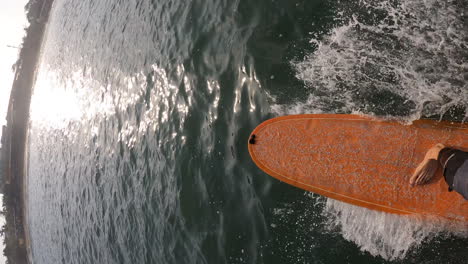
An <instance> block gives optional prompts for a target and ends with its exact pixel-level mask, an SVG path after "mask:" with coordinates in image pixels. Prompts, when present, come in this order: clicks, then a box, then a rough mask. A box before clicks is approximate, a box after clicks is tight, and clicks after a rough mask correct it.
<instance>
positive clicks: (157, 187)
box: [28, 0, 468, 264]
mask: <svg viewBox="0 0 468 264" xmlns="http://www.w3.org/2000/svg"><path fill="white" fill-rule="evenodd" d="M467 8H468V4H467V3H466V2H465V1H443V2H442V1H432V0H412V1H410V0H400V1H383V0H381V1H380V0H362V1H318V0H314V1H298V0H292V1H291V0H289V1H273V0H271V1H267V0H263V1H246V0H245V1H243V0H238V1H227V0H226V1H223V0H205V1H197V0H193V1H190V0H187V1H169V0H153V1H150V0H128V1H110V0H102V1H93V0H81V1H73V0H56V1H55V4H54V10H53V13H52V17H51V21H50V24H49V28H48V35H47V39H46V42H45V44H44V50H43V61H42V64H41V67H40V70H39V74H38V78H37V83H36V87H35V91H34V96H33V100H32V110H31V131H30V164H29V165H30V166H29V180H28V184H29V185H28V188H29V223H30V226H31V227H30V232H31V239H32V250H33V259H34V263H45V264H50V263H67V264H68V263H442V262H444V263H445V262H448V263H463V261H464V260H466V259H468V252H467V250H466V248H467V247H468V240H467V237H466V234H460V233H459V232H453V230H452V231H448V230H447V228H446V226H445V225H443V224H440V223H427V222H421V221H416V220H414V219H407V218H402V217H397V216H391V215H385V214H382V213H376V212H371V211H368V210H366V209H361V208H356V207H353V206H349V205H345V204H341V203H338V202H335V201H331V200H326V199H325V198H321V197H319V196H315V195H312V194H307V193H304V192H303V191H301V190H298V189H296V188H293V187H290V186H288V185H286V184H283V183H280V182H278V181H276V180H274V179H273V178H271V177H269V176H268V175H266V174H264V173H263V172H261V171H260V170H259V169H258V168H257V167H256V166H255V165H254V164H253V163H252V161H251V160H250V157H249V155H248V151H247V147H246V144H247V137H248V135H249V133H250V131H252V129H253V128H255V127H256V126H257V125H258V124H259V123H260V122H262V121H263V120H265V119H267V118H271V117H274V116H276V115H283V114H289V113H320V112H328V113H351V112H359V113H364V114H368V115H379V116H387V117H390V118H398V119H401V120H404V121H412V120H415V119H418V118H420V117H423V116H425V117H435V118H444V119H449V120H463V119H466V117H467V116H468V111H467V106H468V86H467V80H468V70H467V68H468V49H467V45H468V24H467V22H466V14H467V13H466V11H467Z"/></svg>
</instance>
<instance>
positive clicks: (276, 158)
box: [248, 114, 468, 223]
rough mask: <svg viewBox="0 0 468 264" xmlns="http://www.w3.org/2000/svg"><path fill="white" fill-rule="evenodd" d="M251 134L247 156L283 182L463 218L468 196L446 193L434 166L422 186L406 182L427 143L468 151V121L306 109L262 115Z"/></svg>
mask: <svg viewBox="0 0 468 264" xmlns="http://www.w3.org/2000/svg"><path fill="white" fill-rule="evenodd" d="M252 135H255V143H254V144H251V142H249V144H248V148H249V153H250V155H251V157H252V159H253V161H254V162H255V163H256V164H257V166H258V167H259V168H260V169H262V170H263V171H265V172H266V173H268V174H269V175H271V176H273V177H275V178H277V179H279V180H281V181H283V182H286V183H289V184H291V185H294V186H296V187H299V188H302V189H304V190H307V191H311V192H314V193H318V194H321V195H323V196H327V197H330V198H332V199H336V200H340V201H343V202H347V203H350V204H354V205H358V206H363V207H366V208H369V209H374V210H380V211H384V212H388V213H396V214H420V215H426V216H438V217H442V218H446V219H449V220H458V221H461V222H466V223H468V201H466V200H465V199H464V198H463V197H462V196H461V195H460V194H458V193H456V192H455V191H453V192H449V191H448V186H447V184H446V182H445V180H444V178H443V175H442V172H441V169H439V170H438V172H437V173H436V176H435V177H434V178H433V179H432V180H431V181H430V182H429V183H428V184H426V185H422V186H416V187H411V186H410V185H409V179H410V177H411V175H412V174H413V172H414V170H415V168H416V167H417V165H418V164H419V163H420V162H421V161H422V160H423V158H424V155H425V153H426V151H427V150H428V149H429V148H430V147H432V146H434V145H435V144H437V143H443V144H445V145H447V146H454V147H459V148H464V149H468V125H467V124H461V123H450V122H437V121H433V120H418V121H415V122H413V124H412V125H403V124H400V123H398V122H394V121H383V120H376V119H373V118H370V117H363V116H358V115H335V114H317V115H313V114H308V115H292V116H282V117H277V118H273V119H270V120H267V121H265V122H263V123H262V124H260V125H259V126H258V127H257V128H255V130H254V131H253V132H252ZM252 135H251V137H252Z"/></svg>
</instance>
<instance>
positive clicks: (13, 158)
mask: <svg viewBox="0 0 468 264" xmlns="http://www.w3.org/2000/svg"><path fill="white" fill-rule="evenodd" d="M52 4H53V0H31V1H30V2H29V3H28V4H27V5H26V6H25V11H26V14H27V18H28V21H29V23H30V25H29V27H28V28H27V29H26V36H25V37H24V38H23V44H22V47H21V51H20V54H19V59H18V61H17V62H16V64H15V65H14V66H13V69H14V70H15V78H14V81H13V86H12V90H11V94H10V101H9V104H8V111H7V117H6V120H7V125H6V126H4V127H3V128H2V129H3V133H2V141H1V142H2V149H1V156H0V159H1V163H0V164H1V166H0V175H1V191H2V193H3V208H2V212H1V213H2V214H4V216H5V220H6V224H5V226H3V227H2V229H1V231H0V232H2V233H3V235H4V238H5V239H4V244H5V245H4V251H3V253H4V255H5V256H6V258H7V263H29V262H30V259H29V257H30V254H31V252H30V243H29V232H28V228H27V223H26V221H25V216H26V215H25V212H26V208H27V205H26V200H27V199H26V197H27V196H26V195H27V193H25V179H26V178H25V177H26V176H27V175H26V174H27V161H26V160H27V135H28V128H29V108H30V102H31V94H32V90H33V85H34V83H35V80H36V71H37V66H38V63H39V59H40V53H41V45H42V41H43V38H44V33H45V31H46V24H47V21H48V18H49V14H50V11H51V9H52Z"/></svg>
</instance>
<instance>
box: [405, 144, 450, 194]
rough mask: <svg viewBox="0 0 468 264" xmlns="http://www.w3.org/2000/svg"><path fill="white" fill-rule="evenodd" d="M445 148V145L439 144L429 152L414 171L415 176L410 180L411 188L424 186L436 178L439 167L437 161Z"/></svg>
mask: <svg viewBox="0 0 468 264" xmlns="http://www.w3.org/2000/svg"><path fill="white" fill-rule="evenodd" d="M444 148H445V146H444V145H443V144H437V145H435V146H434V147H432V148H430V149H429V150H428V151H427V153H426V156H424V159H423V161H422V162H421V163H420V164H419V166H418V167H417V168H416V170H415V171H414V173H413V176H411V178H410V184H411V186H414V185H421V184H424V183H426V182H428V181H429V180H430V179H432V177H434V174H435V172H436V171H437V168H438V167H439V162H438V161H437V159H438V157H439V153H440V151H441V150H442V149H444Z"/></svg>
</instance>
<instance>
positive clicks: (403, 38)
mask: <svg viewBox="0 0 468 264" xmlns="http://www.w3.org/2000/svg"><path fill="white" fill-rule="evenodd" d="M338 5H340V7H338V10H337V11H338V12H337V16H339V17H340V18H339V20H340V21H341V22H340V23H341V25H340V26H337V27H335V28H333V29H331V31H330V33H329V34H327V35H326V36H324V37H320V38H319V37H317V38H314V39H312V40H311V41H310V42H311V45H314V46H315V47H316V48H315V51H314V52H313V53H312V54H309V55H308V56H306V57H305V58H304V60H303V61H299V62H298V61H296V62H292V66H293V67H294V68H295V70H296V77H297V78H298V79H300V80H302V81H304V83H305V84H306V86H307V87H309V88H310V90H311V92H310V95H309V98H308V99H307V101H305V102H299V103H296V104H293V105H289V106H275V107H273V110H274V111H276V112H287V113H298V112H302V113H303V112H304V111H307V112H313V113H317V112H337V113H340V112H341V113H342V112H352V111H361V112H365V113H369V114H377V115H394V116H395V115H397V116H407V119H411V120H414V119H418V118H420V117H421V116H430V115H440V116H442V115H444V114H445V113H447V111H448V110H449V109H451V108H453V107H457V108H461V109H462V110H461V115H464V117H463V116H462V117H461V118H465V119H466V118H467V117H468V48H467V46H468V23H466V21H465V20H466V13H467V9H468V8H467V7H468V4H467V2H466V1H459V0H452V1H437V0H402V1H383V0H361V1H352V2H351V3H350V2H346V3H345V2H339V4H338ZM463 112H464V113H463Z"/></svg>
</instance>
